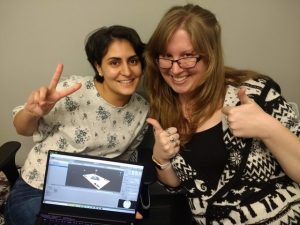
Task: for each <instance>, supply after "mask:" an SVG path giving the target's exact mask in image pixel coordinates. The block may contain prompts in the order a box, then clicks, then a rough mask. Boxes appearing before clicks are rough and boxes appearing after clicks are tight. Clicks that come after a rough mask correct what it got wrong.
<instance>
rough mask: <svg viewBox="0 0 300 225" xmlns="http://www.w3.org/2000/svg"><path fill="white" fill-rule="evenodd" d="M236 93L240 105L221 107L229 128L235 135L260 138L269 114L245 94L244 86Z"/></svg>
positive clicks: (262, 135)
mask: <svg viewBox="0 0 300 225" xmlns="http://www.w3.org/2000/svg"><path fill="white" fill-rule="evenodd" d="M237 95H238V98H239V99H240V102H241V105H239V106H235V107H231V106H226V107H224V108H223V109H222V112H223V114H224V115H225V116H226V117H227V121H228V125H229V129H230V130H231V132H232V133H233V135H235V136H237V137H244V138H260V139H262V138H263V137H264V134H265V132H264V129H265V128H266V125H265V123H266V121H268V118H269V117H270V115H268V114H267V113H265V112H264V111H263V110H262V109H261V108H260V106H259V105H257V104H256V103H255V102H254V100H252V99H251V98H249V97H248V96H247V95H246V89H245V88H244V87H241V88H240V89H239V91H238V93H237Z"/></svg>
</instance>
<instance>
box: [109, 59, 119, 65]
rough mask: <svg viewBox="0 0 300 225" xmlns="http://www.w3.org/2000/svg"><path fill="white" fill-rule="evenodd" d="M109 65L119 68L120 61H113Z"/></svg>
mask: <svg viewBox="0 0 300 225" xmlns="http://www.w3.org/2000/svg"><path fill="white" fill-rule="evenodd" d="M109 65H111V66H113V67H117V66H118V65H120V60H118V59H112V60H110V61H109Z"/></svg>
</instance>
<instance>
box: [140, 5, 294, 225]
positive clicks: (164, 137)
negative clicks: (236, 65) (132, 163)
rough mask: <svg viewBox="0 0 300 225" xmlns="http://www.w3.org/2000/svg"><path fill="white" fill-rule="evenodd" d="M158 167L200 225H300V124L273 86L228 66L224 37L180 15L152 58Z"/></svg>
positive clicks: (180, 11) (196, 11) (149, 52)
mask: <svg viewBox="0 0 300 225" xmlns="http://www.w3.org/2000/svg"><path fill="white" fill-rule="evenodd" d="M145 57H146V65H147V68H146V86H147V90H148V92H149V98H150V117H151V118H149V119H148V120H147V121H148V123H149V124H151V125H152V126H153V128H154V137H155V143H154V147H153V155H152V160H153V162H154V164H155V165H156V167H157V169H156V170H157V174H158V179H159V180H160V182H161V183H162V184H164V185H165V186H166V188H167V189H168V190H170V191H184V192H185V193H186V195H187V197H188V200H189V205H190V208H191V212H192V214H193V217H194V220H195V222H196V223H197V224H300V187H299V185H298V184H299V183H300V139H299V136H300V123H299V121H298V120H297V118H296V114H295V112H294V111H293V109H292V107H291V106H290V105H289V104H288V103H287V102H286V100H285V99H284V98H283V97H282V96H281V94H280V88H279V86H278V85H277V84H276V83H275V82H274V81H273V80H272V79H271V78H269V77H267V76H263V75H260V74H258V73H256V72H253V71H245V70H237V69H233V68H229V67H226V66H224V62H223V53H222V46H221V28H220V25H219V23H218V21H217V20H216V17H215V15H214V14H213V13H211V12H210V11H208V10H206V9H203V8H201V7H200V6H197V5H191V4H188V5H185V6H175V7H172V8H171V9H170V10H169V11H167V12H166V14H165V15H164V16H163V18H162V19H161V21H160V23H159V24H158V26H157V28H156V30H155V31H154V33H153V35H152V36H151V38H150V40H149V43H148V45H147V48H146V54H145Z"/></svg>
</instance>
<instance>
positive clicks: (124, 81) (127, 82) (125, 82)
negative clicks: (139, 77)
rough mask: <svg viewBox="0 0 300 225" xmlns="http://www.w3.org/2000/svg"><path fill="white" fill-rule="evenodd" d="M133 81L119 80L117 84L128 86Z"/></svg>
mask: <svg viewBox="0 0 300 225" xmlns="http://www.w3.org/2000/svg"><path fill="white" fill-rule="evenodd" d="M132 81H133V80H120V81H119V82H120V83H123V84H129V83H131V82H132Z"/></svg>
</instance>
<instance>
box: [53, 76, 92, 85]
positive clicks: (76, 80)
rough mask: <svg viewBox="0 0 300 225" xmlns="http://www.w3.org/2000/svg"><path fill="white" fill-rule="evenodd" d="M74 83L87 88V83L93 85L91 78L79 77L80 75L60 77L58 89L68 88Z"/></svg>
mask: <svg viewBox="0 0 300 225" xmlns="http://www.w3.org/2000/svg"><path fill="white" fill-rule="evenodd" d="M75 83H81V84H82V85H85V86H87V85H88V84H89V83H92V84H93V77H92V76H80V75H71V76H68V77H62V78H61V81H60V82H59V84H58V86H59V87H69V86H71V85H73V84H75Z"/></svg>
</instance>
